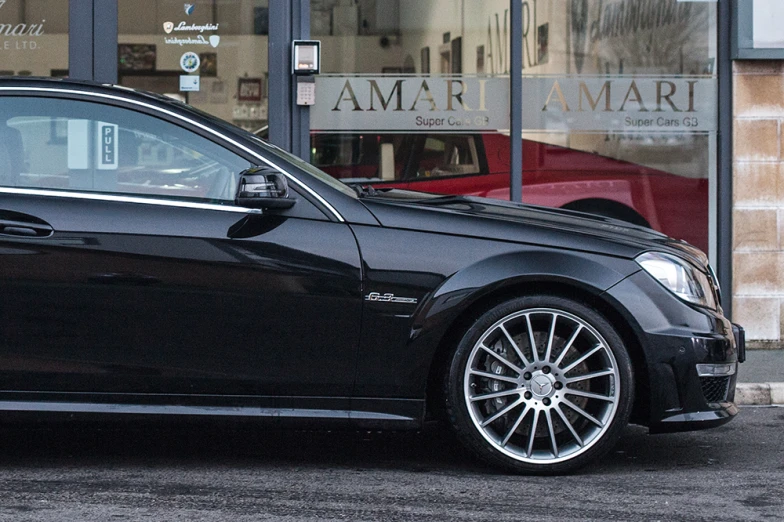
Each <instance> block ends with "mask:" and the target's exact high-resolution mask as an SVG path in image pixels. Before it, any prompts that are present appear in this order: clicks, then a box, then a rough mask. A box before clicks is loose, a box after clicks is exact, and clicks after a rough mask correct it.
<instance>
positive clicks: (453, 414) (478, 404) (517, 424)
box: [444, 295, 634, 473]
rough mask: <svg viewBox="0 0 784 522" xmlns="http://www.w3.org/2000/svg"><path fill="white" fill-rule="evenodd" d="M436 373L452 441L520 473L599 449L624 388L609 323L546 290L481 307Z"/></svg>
mask: <svg viewBox="0 0 784 522" xmlns="http://www.w3.org/2000/svg"><path fill="white" fill-rule="evenodd" d="M445 377H446V378H445V382H444V384H445V387H446V389H445V390H444V391H445V393H444V395H445V397H446V402H447V404H446V406H447V412H448V414H449V419H450V421H451V424H452V426H453V428H454V429H455V431H456V433H457V435H458V437H459V438H460V439H461V440H462V442H463V443H464V444H465V445H467V446H468V447H469V448H470V449H472V450H473V451H474V452H475V453H476V454H477V455H478V456H479V457H481V458H482V459H483V460H485V461H488V462H490V463H491V464H494V465H500V466H502V467H505V468H507V469H511V470H514V471H518V472H527V473H563V472H567V471H571V470H573V469H576V468H578V467H580V466H583V465H585V464H587V463H589V462H591V461H593V460H595V459H597V458H599V457H600V456H602V455H603V454H605V453H606V452H607V451H609V450H610V449H611V448H612V446H613V445H614V444H615V442H616V441H617V440H618V438H619V437H620V435H621V432H622V431H623V428H624V427H625V426H626V423H627V422H628V419H629V414H630V412H631V407H632V399H633V397H632V395H633V390H634V386H633V383H632V379H633V377H632V367H631V362H630V359H629V355H628V353H627V351H626V348H625V346H624V343H623V341H622V340H621V337H620V336H619V335H618V333H617V332H616V331H615V329H614V328H613V327H612V325H611V324H610V323H609V322H608V321H607V320H606V319H605V318H604V317H603V316H602V315H601V314H599V313H598V312H597V311H596V310H594V309H592V308H590V307H588V306H586V305H585V304H582V303H580V302H577V301H574V300H571V299H566V298H562V297H556V296H547V295H538V296H527V297H521V298H518V299H513V300H511V301H507V302H505V303H502V304H500V305H498V306H496V307H494V308H492V309H490V310H489V311H487V312H485V313H484V314H482V315H481V316H480V317H479V318H478V319H477V320H476V321H475V322H474V323H473V325H472V326H471V327H470V328H469V330H468V331H467V332H466V333H465V335H464V336H463V338H462V340H461V342H460V344H459V345H458V346H457V348H456V350H455V352H454V355H453V358H452V361H451V365H450V366H449V370H448V372H447V375H446V376H445Z"/></svg>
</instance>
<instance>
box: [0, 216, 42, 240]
mask: <svg viewBox="0 0 784 522" xmlns="http://www.w3.org/2000/svg"><path fill="white" fill-rule="evenodd" d="M53 233H54V229H52V227H51V226H50V225H47V224H45V223H31V222H29V221H15V220H11V219H0V235H4V236H20V237H49V236H51V235H52V234H53Z"/></svg>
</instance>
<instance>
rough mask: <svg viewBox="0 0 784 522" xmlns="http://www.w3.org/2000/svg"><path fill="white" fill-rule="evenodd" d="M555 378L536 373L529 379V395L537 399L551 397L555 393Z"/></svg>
mask: <svg viewBox="0 0 784 522" xmlns="http://www.w3.org/2000/svg"><path fill="white" fill-rule="evenodd" d="M554 384H555V378H553V376H552V375H548V374H545V373H541V372H536V373H535V374H534V376H533V377H532V378H531V393H532V394H533V395H534V397H536V398H537V399H544V398H547V397H551V396H552V395H553V392H554V391H555V387H554V386H553V385H554Z"/></svg>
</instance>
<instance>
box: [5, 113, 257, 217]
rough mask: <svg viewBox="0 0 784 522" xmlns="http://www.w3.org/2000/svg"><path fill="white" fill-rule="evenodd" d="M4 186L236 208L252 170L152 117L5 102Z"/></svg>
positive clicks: (228, 153) (234, 157)
mask: <svg viewBox="0 0 784 522" xmlns="http://www.w3.org/2000/svg"><path fill="white" fill-rule="evenodd" d="M0 139H2V145H0V184H2V185H5V186H15V187H26V188H47V189H64V190H78V191H95V192H105V193H111V194H121V195H135V196H166V197H173V198H183V199H189V200H194V199H195V200H201V201H205V200H206V201H210V202H216V203H232V202H233V200H234V196H235V191H236V187H237V180H238V177H239V176H238V175H239V173H240V172H241V171H242V170H244V169H246V168H248V167H249V166H250V163H249V162H248V161H245V160H244V159H242V158H241V157H239V156H237V155H236V154H234V153H232V152H231V151H228V150H226V149H225V148H223V147H221V146H220V145H218V144H216V143H214V142H211V141H210V140H208V139H206V138H203V137H202V136H199V135H198V134H195V133H193V132H191V131H189V130H186V129H184V128H182V127H179V126H177V125H174V124H172V123H169V122H167V121H164V120H161V119H159V118H155V117H153V116H150V115H147V114H143V113H139V112H136V111H132V110H129V109H123V108H119V107H113V106H108V105H103V104H98V103H92V102H83V101H76V100H64V99H46V98H13V99H4V100H0Z"/></svg>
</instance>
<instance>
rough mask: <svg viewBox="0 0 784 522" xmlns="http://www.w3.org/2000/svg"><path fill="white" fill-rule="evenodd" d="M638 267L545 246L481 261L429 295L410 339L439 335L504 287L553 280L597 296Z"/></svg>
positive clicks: (625, 260) (416, 319)
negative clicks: (458, 318) (475, 305)
mask: <svg viewBox="0 0 784 522" xmlns="http://www.w3.org/2000/svg"><path fill="white" fill-rule="evenodd" d="M637 270H639V267H637V266H636V265H635V264H634V262H632V261H630V260H628V259H622V258H614V257H610V256H601V255H596V254H592V253H586V252H579V251H554V250H552V249H544V248H542V249H538V250H527V251H521V252H514V253H506V254H501V255H496V256H493V257H489V258H486V259H482V260H481V261H479V262H476V263H474V264H472V265H469V266H467V267H465V268H463V269H461V270H460V271H458V272H457V273H455V274H453V275H452V276H451V277H449V278H448V279H446V280H445V281H444V282H443V283H442V284H441V285H440V286H439V287H438V288H437V289H436V290H435V291H434V292H433V294H432V295H431V296H429V297H428V298H427V300H426V301H425V302H424V303H423V306H421V307H420V309H419V311H418V313H417V314H416V315H415V317H414V321H413V323H412V325H413V330H412V338H416V337H417V336H421V335H429V334H433V333H434V334H435V335H436V336H437V337H439V336H443V334H445V333H446V332H445V328H448V326H449V324H451V323H452V322H453V321H454V320H455V319H456V318H457V317H458V316H459V315H460V314H462V313H463V312H464V311H465V310H467V309H468V308H470V307H471V306H472V305H474V304H475V303H476V302H477V301H479V300H480V299H482V298H484V297H486V296H488V295H490V294H493V293H496V292H500V291H503V290H504V289H505V288H509V287H516V288H521V286H522V288H524V287H525V285H526V284H530V285H532V286H533V285H537V286H540V285H542V284H554V285H555V284H557V285H565V286H571V287H574V288H579V289H581V290H583V291H587V292H589V293H592V294H595V295H599V294H601V293H602V292H604V291H606V290H607V289H609V288H610V287H612V286H613V285H615V284H617V283H618V282H619V281H621V280H623V279H624V278H626V277H628V276H629V275H631V274H632V273H634V272H635V271H637ZM521 291H522V292H524V289H523V290H521Z"/></svg>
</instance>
